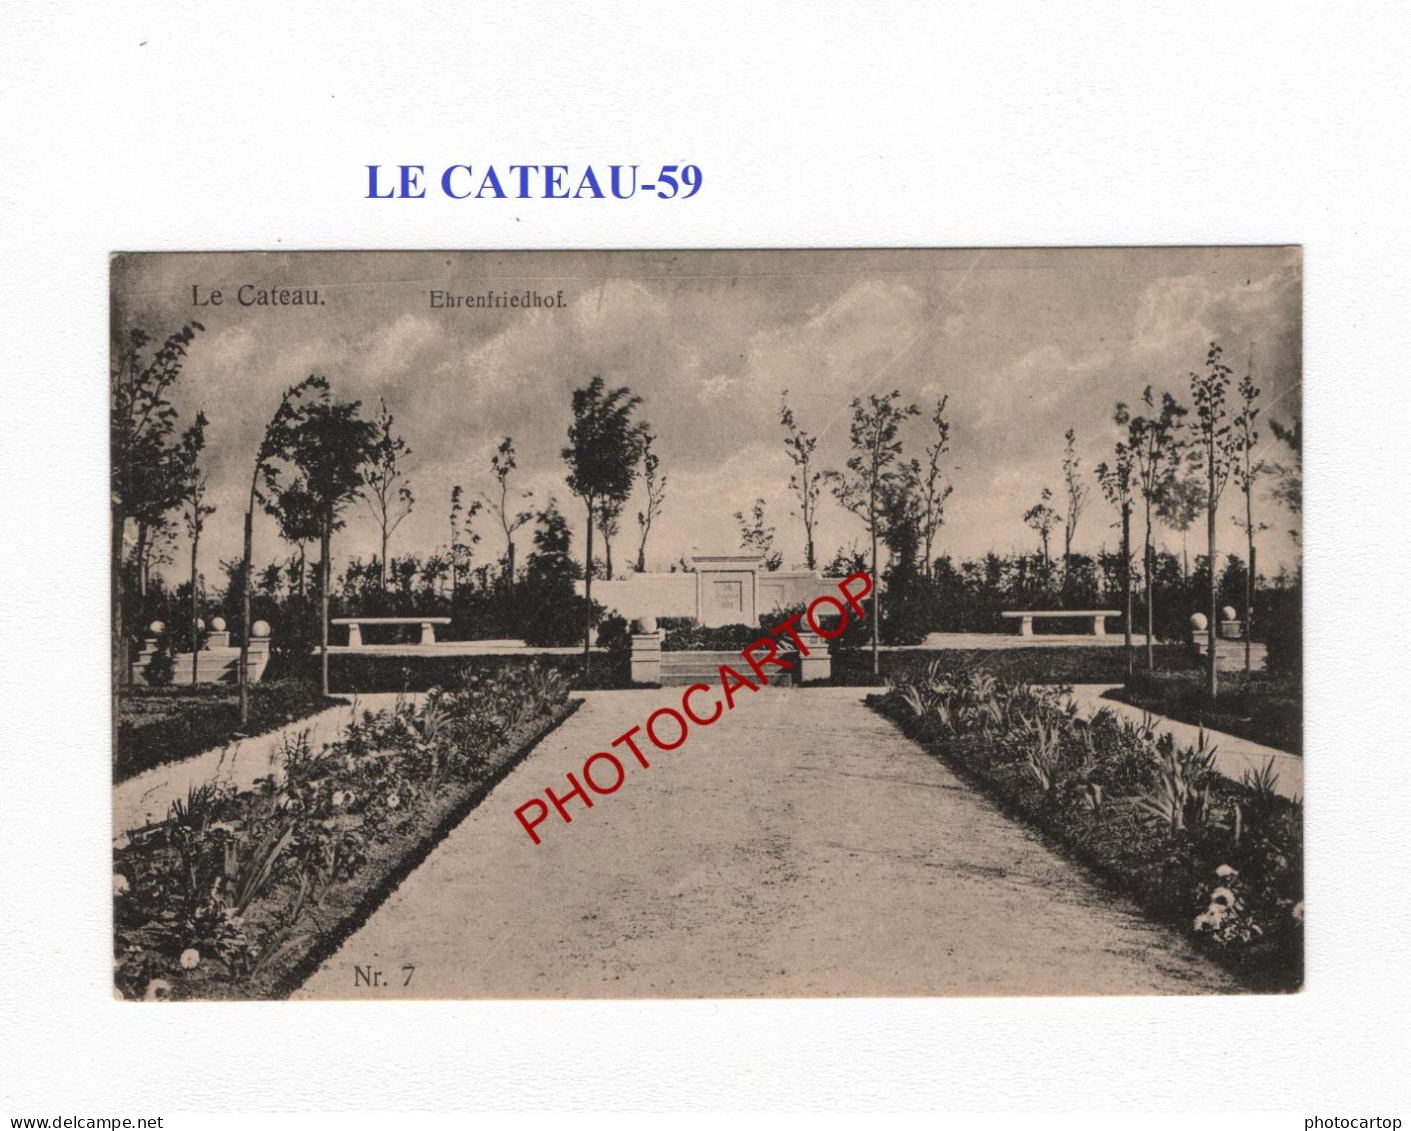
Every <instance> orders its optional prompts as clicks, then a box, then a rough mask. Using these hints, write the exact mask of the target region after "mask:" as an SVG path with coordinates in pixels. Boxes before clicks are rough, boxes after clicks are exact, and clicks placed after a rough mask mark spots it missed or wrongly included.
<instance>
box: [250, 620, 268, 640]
mask: <svg viewBox="0 0 1411 1131" xmlns="http://www.w3.org/2000/svg"><path fill="white" fill-rule="evenodd" d="M250 631H251V632H253V633H254V634H255V635H256V636H268V635H269V621H267V620H257V621H256V622H255V626H254V628H252V629H251V630H250Z"/></svg>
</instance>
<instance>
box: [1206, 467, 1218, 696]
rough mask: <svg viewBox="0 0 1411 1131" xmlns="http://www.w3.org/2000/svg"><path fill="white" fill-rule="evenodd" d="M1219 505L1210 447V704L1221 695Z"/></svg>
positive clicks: (1207, 526) (1207, 668)
mask: <svg viewBox="0 0 1411 1131" xmlns="http://www.w3.org/2000/svg"><path fill="white" fill-rule="evenodd" d="M1218 509H1219V505H1218V503H1217V502H1216V500H1215V446H1214V444H1211V446H1210V500H1209V503H1208V504H1207V506H1206V508H1205V536H1206V539H1207V542H1208V544H1209V552H1210V557H1209V560H1210V624H1209V626H1208V627H1209V630H1210V635H1209V640H1210V649H1209V651H1210V654H1209V656H1207V657H1206V668H1205V693H1206V695H1208V696H1209V698H1210V702H1211V703H1212V704H1213V703H1214V702H1215V697H1216V696H1217V695H1218V694H1219V693H1220V676H1219V674H1218V673H1217V671H1216V667H1215V665H1216V659H1217V657H1216V653H1217V652H1218V651H1219V648H1218V647H1217V637H1218V635H1219V617H1220V608H1219V605H1220V599H1219V592H1220V590H1219V585H1218V583H1217V580H1216V578H1217V574H1216V572H1215V571H1216V569H1217V568H1219V567H1218V563H1217V562H1216V560H1215V513H1216V511H1217V510H1218Z"/></svg>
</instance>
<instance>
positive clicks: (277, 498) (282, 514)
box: [263, 479, 318, 597]
mask: <svg viewBox="0 0 1411 1131" xmlns="http://www.w3.org/2000/svg"><path fill="white" fill-rule="evenodd" d="M263 503H264V508H265V511H266V512H267V513H268V514H269V515H270V516H271V517H272V518H273V519H274V520H275V522H276V523H278V524H279V536H280V537H281V538H283V539H284V540H285V541H286V542H288V543H289V544H290V545H291V546H293V547H294V550H295V555H296V560H297V566H296V569H297V572H296V574H295V581H296V588H295V591H296V592H297V593H298V595H299V596H300V597H302V596H303V595H304V591H305V577H306V574H307V572H308V570H307V549H308V544H309V543H310V542H312V541H314V539H316V538H317V537H318V514H317V512H316V510H315V508H314V501H313V496H312V495H310V494H309V488H308V484H307V483H305V482H304V481H303V479H295V480H294V481H293V482H291V483H287V484H281V485H280V487H279V490H278V493H277V494H275V493H267V494H266V495H265V496H264V499H263Z"/></svg>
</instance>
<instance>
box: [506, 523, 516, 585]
mask: <svg viewBox="0 0 1411 1131" xmlns="http://www.w3.org/2000/svg"><path fill="white" fill-rule="evenodd" d="M505 584H506V585H507V586H511V587H512V586H513V585H514V535H513V534H507V535H505Z"/></svg>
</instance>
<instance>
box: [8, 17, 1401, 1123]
mask: <svg viewBox="0 0 1411 1131" xmlns="http://www.w3.org/2000/svg"><path fill="white" fill-rule="evenodd" d="M364 12H366V13H368V14H363V13H364ZM374 12H376V13H377V14H376V15H375V16H374V15H372V13H374ZM1407 31H1408V21H1407V18H1406V15H1405V10H1404V8H1402V7H1400V6H1396V5H1392V4H1362V5H1336V6H1313V5H1297V4H1290V3H1287V2H1284V3H1275V4H1259V3H1252V4H1251V3H1235V2H1231V0H1225V2H1223V3H1218V4H1207V3H1192V2H1185V3H1176V4H1159V3H1143V4H1129V3H1120V4H1118V3H1113V4H1092V5H1072V4H1054V3H1049V4H1043V3H1032V4H1001V3H976V4H925V5H904V4H895V5H894V4H881V3H875V2H874V3H858V2H855V3H852V4H848V5H826V4H820V3H817V2H814V3H809V4H802V3H787V4H774V5H763V4H721V3H715V4H699V5H695V4H693V5H690V6H687V5H684V4H680V3H678V4H673V5H647V4H640V5H634V4H620V3H619V4H606V3H601V4H573V5H551V4H548V3H538V4H534V5H524V6H521V5H511V4H508V3H499V4H494V5H473V4H469V3H464V2H460V3H421V4H417V5H407V6H400V5H388V4H380V5H376V6H373V5H366V6H343V7H341V8H340V7H335V6H331V5H330V6H327V7H326V8H313V7H306V6H303V5H292V4H271V3H244V4H222V5H211V6H205V5H182V4H175V3H171V4H131V3H106V4H99V3H91V2H84V3H73V4H69V5H65V6H60V5H52V6H51V5H47V4H37V3H24V4H14V3H12V4H10V5H7V6H6V9H5V32H4V35H3V48H0V49H3V52H4V59H3V66H0V89H3V93H4V104H3V115H0V121H3V130H4V137H5V143H4V146H3V150H0V156H3V161H4V165H3V172H0V223H3V225H4V240H3V245H2V246H3V248H4V251H5V262H4V265H3V281H0V288H3V293H0V300H2V302H3V305H0V317H3V329H4V351H3V355H0V357H3V368H2V369H0V396H3V398H4V401H3V408H4V417H3V437H4V438H3V444H2V446H0V450H3V459H4V475H3V479H0V483H3V492H4V493H3V505H4V511H5V514H4V522H3V526H0V530H3V532H4V535H5V542H6V544H5V546H4V548H3V551H0V570H3V576H0V599H2V600H3V611H0V647H3V649H4V656H3V666H2V667H0V672H2V673H3V676H0V679H3V682H0V702H3V709H2V710H0V727H3V731H0V740H2V741H0V758H3V773H2V774H0V1006H2V1007H3V1013H4V1016H3V1018H0V1116H11V1115H40V1114H56V1113H59V1112H61V1111H62V1112H64V1113H70V1114H99V1113H104V1114H126V1115H140V1114H144V1113H152V1114H156V1113H161V1112H172V1111H179V1110H208V1109H209V1110H252V1109H273V1110H285V1111H289V1110H297V1109H314V1110H334V1109H342V1108H351V1109H369V1108H392V1109H395V1108H404V1109H428V1108H429V1109H457V1108H472V1107H487V1108H504V1107H643V1106H645V1107H658V1108H660V1107H672V1108H676V1107H681V1108H685V1107H701V1106H712V1105H737V1106H765V1107H775V1106H779V1107H805V1108H813V1107H822V1108H836V1107H879V1106H888V1107H895V1106H904V1107H916V1106H923V1105H924V1106H935V1107H939V1108H942V1109H948V1110H1009V1111H1025V1110H1038V1111H1054V1110H1072V1109H1077V1110H1102V1111H1111V1110H1115V1109H1123V1108H1126V1109H1135V1110H1161V1111H1175V1110H1192V1111H1199V1112H1202V1113H1206V1114H1207V1115H1208V1114H1211V1113H1215V1112H1219V1111H1224V1110H1229V1109H1236V1110H1249V1109H1278V1110H1283V1111H1288V1112H1298V1113H1300V1114H1308V1115H1312V1114H1324V1115H1327V1114H1344V1115H1376V1114H1382V1115H1391V1114H1402V1115H1405V1114H1407V1112H1406V1104H1405V1100H1406V1098H1407V1088H1406V1085H1405V1083H1404V1079H1402V1077H1404V1076H1405V1072H1404V1070H1405V1068H1406V1056H1405V1049H1406V1037H1407V1032H1406V1014H1407V1011H1406V1002H1405V993H1406V988H1407V976H1406V967H1407V964H1408V958H1411V954H1408V945H1407V939H1408V930H1409V929H1411V922H1409V921H1408V913H1407V902H1406V897H1407V892H1408V884H1407V880H1408V876H1407V871H1408V869H1407V866H1406V851H1405V843H1406V831H1405V830H1406V823H1407V820H1408V814H1411V808H1408V805H1407V801H1408V790H1407V775H1408V754H1411V751H1408V740H1407V725H1406V721H1405V720H1406V718H1407V705H1406V700H1407V696H1406V692H1405V688H1404V677H1405V676H1406V674H1407V665H1406V662H1405V660H1404V656H1405V650H1406V646H1405V640H1406V638H1407V633H1408V628H1411V616H1408V614H1409V613H1411V609H1408V602H1407V599H1406V589H1407V584H1406V583H1407V570H1406V564H1405V563H1406V556H1405V555H1406V550H1405V543H1406V536H1405V531H1406V530H1407V528H1408V524H1407V514H1406V504H1405V494H1406V490H1405V487H1406V473H1405V468H1406V440H1405V436H1406V421H1407V409H1406V400H1405V398H1404V396H1403V385H1404V382H1405V380H1406V375H1407V369H1406V364H1405V362H1406V358H1407V357H1408V352H1411V351H1408V349H1407V346H1408V340H1407V339H1408V334H1407V325H1408V322H1411V305H1409V304H1408V297H1411V296H1408V293H1407V278H1408V276H1407V269H1406V259H1407V254H1408V246H1407V242H1408V241H1407V234H1408V224H1407V213H1408V208H1407V205H1408V200H1407V188H1408V184H1407V158H1406V153H1407V141H1406V120H1405V119H1406V109H1407V81H1406V78H1405V75H1406V70H1407V60H1406V58H1405V56H1406V50H1405V48H1406V45H1407V41H1408V36H1407ZM490 161H494V162H496V163H498V164H501V165H505V164H509V163H512V162H528V163H543V162H546V161H552V162H555V163H566V164H569V165H572V166H575V167H577V166H581V165H582V164H584V163H586V162H590V161H591V162H593V163H595V164H599V165H605V164H607V163H611V162H625V163H634V162H635V163H640V164H643V165H648V166H651V165H657V164H660V163H663V162H674V163H682V162H687V161H690V162H695V163H696V164H699V165H700V166H701V167H702V168H703V169H704V170H705V173H706V182H705V188H704V190H703V191H702V192H701V193H700V194H699V195H698V196H697V197H696V198H695V199H693V200H690V201H684V202H681V201H677V202H666V201H647V200H640V199H634V200H631V201H626V202H617V201H612V200H607V201H581V202H566V201H513V200H511V201H501V202H491V201H480V202H476V201H465V202H460V203H457V202H454V201H450V200H446V199H441V198H434V197H430V196H429V197H428V198H427V199H426V200H421V201H405V202H403V201H368V200H364V199H362V194H363V192H364V191H365V189H364V186H365V174H364V171H363V167H364V165H365V164H367V163H382V164H394V163H398V162H409V163H422V164H426V165H427V166H428V167H432V166H444V165H446V164H450V163H456V162H464V163H477V164H478V163H485V162H490ZM1220 242H1258V243H1302V244H1304V245H1305V247H1306V253H1305V254H1306V258H1305V266H1306V281H1307V290H1306V303H1307V305H1306V343H1307V351H1306V363H1307V368H1306V376H1307V383H1306V390H1305V414H1306V421H1307V434H1308V476H1307V492H1306V495H1307V515H1306V524H1305V528H1306V532H1307V533H1306V544H1307V558H1306V571H1307V581H1308V584H1309V590H1308V591H1309V603H1308V616H1307V625H1308V656H1309V669H1308V679H1309V695H1308V702H1307V738H1308V754H1309V758H1308V773H1307V782H1306V785H1307V791H1308V796H1309V799H1310V843H1311V852H1310V863H1309V873H1308V887H1309V896H1308V908H1309V912H1308V914H1309V929H1310V951H1309V963H1308V988H1307V991H1306V992H1305V993H1303V994H1302V995H1299V996H1296V997H1284V998H1243V997H1241V998H1230V999H1222V1000H1195V999H1191V1000H1127V999H1124V1000H1063V999H1056V1000H995V1001H989V1000H940V1001H890V1002H868V1001H841V1002H788V1003H767V1002H765V1003H761V1002H738V1001H727V1002H704V1003H667V1004H656V1003H645V1004H643V1003H622V1004H617V1003H605V1004H596V1003H595V1004H577V1003H565V1004H519V1003H444V1004H428V1005H398V1006H386V1007H379V1006H374V1005H366V1004H364V1005H299V1006H295V1005H289V1004H269V1005H246V1006H229V1005H227V1006H203V1005H183V1006H175V1007H166V1008H142V1007H133V1006H121V1005H118V1004H116V1003H114V1002H113V1001H112V1000H111V997H110V992H111V990H110V987H111V981H110V963H109V954H110V943H109V929H110V928H109V870H110V869H109V866H108V837H109V831H108V823H109V815H108V814H109V781H108V772H109V771H108V768H109V756H108V701H107V680H108V669H107V663H108V643H107V639H108V638H107V615H106V609H107V606H106V601H107V576H108V575H107V564H106V554H107V541H106V537H107V530H106V527H107V517H106V509H105V478H106V452H105V444H106V403H107V402H106V381H105V377H106V368H107V358H106V350H107V333H106V330H107V326H106V320H107V278H106V254H107V253H108V252H109V251H111V250H118V249H128V250H159V249H194V248H199V249H216V248H344V247H351V248H381V247H455V248H476V247H495V248H501V247H640V246H651V245H663V246H676V247H694V246H704V247H715V246H815V245H898V246H908V245H948V246H957V245H961V246H963V245H1014V244H1031V243H1037V244H1068V245H1071V244H1122V243H1220ZM1398 544H1399V546H1400V549H1399V550H1398V548H1397V547H1398ZM938 835H944V830H938ZM526 897H527V898H528V897H530V896H528V895H527V896H526ZM1288 1125H1290V1126H1293V1125H1294V1124H1293V1122H1292V1120H1290V1121H1289V1124H1288ZM1300 1126H1301V1124H1300Z"/></svg>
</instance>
